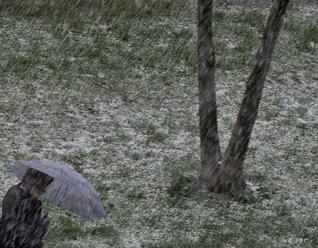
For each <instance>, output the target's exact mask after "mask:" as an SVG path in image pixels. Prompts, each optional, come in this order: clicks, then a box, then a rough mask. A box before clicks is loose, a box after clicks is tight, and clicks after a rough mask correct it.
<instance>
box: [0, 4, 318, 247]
mask: <svg viewBox="0 0 318 248" xmlns="http://www.w3.org/2000/svg"><path fill="white" fill-rule="evenodd" d="M179 8H181V7H180V6H178V7H176V9H175V10H169V11H166V10H161V9H160V10H158V11H145V12H141V13H138V14H136V13H134V14H131V15H128V14H127V13H126V14H122V15H118V16H117V17H116V18H112V19H111V20H110V19H107V20H103V19H99V20H96V19H92V18H85V17H81V18H79V17H76V18H75V17H74V18H69V19H67V20H66V19H64V20H62V19H58V18H57V19H54V18H50V17H49V16H47V15H46V14H43V15H34V16H30V15H17V14H15V13H11V12H10V11H9V12H6V13H3V15H1V17H0V34H1V35H0V44H1V45H0V49H1V50H0V51H1V60H0V74H1V81H0V85H1V91H0V133H1V135H0V142H1V148H0V177H1V178H0V180H1V182H3V183H2V184H1V186H0V199H2V197H3V195H4V194H5V192H6V190H7V189H8V188H9V187H10V185H12V184H15V183H17V182H18V181H17V179H16V178H15V177H14V176H12V175H10V174H9V173H8V172H7V168H8V167H9V166H10V165H11V164H13V163H16V162H19V161H23V160H32V159H44V158H47V159H53V160H57V161H61V162H64V163H68V164H69V165H70V166H72V167H73V168H74V169H76V170H77V171H79V172H81V173H82V174H83V175H85V176H86V177H87V178H88V179H89V180H90V181H91V182H92V184H93V185H94V186H95V187H96V189H97V190H98V191H99V192H100V193H101V199H102V202H103V204H104V205H105V208H106V209H107V217H106V218H105V219H101V220H98V221H94V222H88V221H86V220H84V219H81V218H79V217H77V216H75V215H72V214H69V213H67V212H65V211H63V210H61V209H58V208H57V207H53V206H51V205H50V204H48V203H46V204H45V211H49V216H50V218H51V220H52V225H51V228H50V230H49V233H48V235H47V236H46V237H45V240H44V242H45V247H47V248H53V247H59V248H64V247H65V248H69V247H85V248H90V247H92V248H93V247H94V248H98V247H103V248H104V247H120V248H122V247H124V248H139V247H143V248H159V247H160V248H168V247H200V248H201V247H203V248H204V247H317V246H318V230H317V226H318V214H317V213H318V205H317V200H318V190H317V189H318V186H317V185H318V184H317V183H318V167H317V162H318V158H317V151H318V145H317V136H318V128H317V126H318V119H317V116H318V102H317V99H318V98H317V96H318V86H317V80H318V74H317V71H318V63H317V60H318V52H317V48H318V29H317V20H318V8H317V7H304V8H296V7H291V8H290V9H289V10H288V15H287V17H286V18H287V19H286V24H285V26H284V28H283V31H282V33H281V36H280V40H279V44H278V46H277V47H276V51H275V55H274V58H273V63H272V66H271V70H270V72H269V75H268V77H267V81H266V86H265V91H264V97H263V99H262V103H261V106H260V110H259V116H258V119H257V122H256V124H255V128H254V130H253V135H252V138H251V143H250V149H249V152H248V154H247V159H246V162H245V167H244V171H245V175H246V178H247V180H248V181H249V184H250V186H249V188H250V191H249V192H246V193H240V194H222V195H218V194H213V193H208V192H206V191H205V190H204V189H201V188H200V186H199V185H198V182H197V177H198V173H199V170H200V161H199V136H198V114H197V113H198V89H197V76H196V45H195V41H196V30H195V18H196V13H195V11H194V10H193V9H190V8H189V7H186V8H184V9H181V10H180V9H179ZM267 14H268V9H263V10H259V9H242V8H240V7H233V6H230V7H228V8H219V9H218V10H217V11H216V13H215V29H216V34H215V43H216V49H217V66H218V69H217V75H216V78H217V97H218V99H217V100H218V110H219V112H218V114H219V116H218V119H219V123H220V138H221V145H222V147H223V149H224V147H225V146H226V143H227V142H228V139H229V136H230V132H231V128H232V127H233V123H234V121H235V117H236V114H237V111H238V107H239V104H240V101H241V99H242V94H243V92H244V86H245V82H246V79H247V77H248V75H249V72H250V71H251V65H252V64H253V61H254V55H255V52H256V49H257V47H258V45H259V41H260V37H261V34H262V30H263V27H264V23H265V20H266V16H267Z"/></svg>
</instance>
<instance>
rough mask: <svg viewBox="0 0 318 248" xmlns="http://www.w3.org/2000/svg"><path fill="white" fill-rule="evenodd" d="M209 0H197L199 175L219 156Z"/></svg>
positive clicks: (219, 157)
mask: <svg viewBox="0 0 318 248" xmlns="http://www.w3.org/2000/svg"><path fill="white" fill-rule="evenodd" d="M212 9H213V0H198V81H199V118H200V123H199V125H200V140H201V144H200V146H201V179H203V175H205V174H206V173H207V171H208V169H209V168H214V165H215V164H216V163H217V162H218V161H219V160H220V159H221V149H220V142H219V136H218V125H217V107H216V93H215V53H214V46H213V41H212V38H213V33H212Z"/></svg>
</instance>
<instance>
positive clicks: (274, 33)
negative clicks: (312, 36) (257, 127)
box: [207, 0, 289, 192]
mask: <svg viewBox="0 0 318 248" xmlns="http://www.w3.org/2000/svg"><path fill="white" fill-rule="evenodd" d="M288 4H289V0H276V1H275V3H274V4H273V6H272V8H271V10H270V15H269V17H268V20H267V24H266V28H265V31H264V34H263V39H262V45H261V46H260V48H259V50H258V52H257V54H256V64H255V66H254V68H253V70H252V73H251V75H250V77H249V79H248V81H247V83H246V90H245V94H244V97H243V101H242V103H241V107H240V110H239V113H238V116H237V120H236V123H235V125H234V128H233V131H232V135H231V138H230V141H229V144H228V146H227V149H226V151H225V155H224V160H223V161H222V164H221V166H220V168H219V170H218V171H217V172H216V173H214V172H212V173H211V172H210V173H209V180H208V182H207V186H208V188H209V189H210V190H211V191H213V192H224V191H231V190H243V189H244V188H245V185H246V183H245V180H244V176H243V163H244V159H245V155H246V151H247V149H248V144H249V141H250V136H251V133H252V129H253V126H254V123H255V120H256V117H257V112H258V107H259V103H260V101H261V98H262V92H263V88H264V84H265V78H266V74H267V72H268V70H269V67H270V63H271V59H272V55H273V51H274V48H275V45H276V43H277V39H278V35H279V32H280V30H281V27H282V25H283V17H284V14H285V12H286V9H287V6H288Z"/></svg>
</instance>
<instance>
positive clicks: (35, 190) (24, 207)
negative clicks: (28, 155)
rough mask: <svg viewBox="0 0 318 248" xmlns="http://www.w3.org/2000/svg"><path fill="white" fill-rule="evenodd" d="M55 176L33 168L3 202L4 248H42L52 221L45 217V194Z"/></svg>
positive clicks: (0, 237)
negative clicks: (44, 237)
mask: <svg viewBox="0 0 318 248" xmlns="http://www.w3.org/2000/svg"><path fill="white" fill-rule="evenodd" d="M53 181H54V178H53V177H51V176H49V175H47V174H45V173H42V172H40V171H38V170H36V169H33V168H29V169H27V171H26V172H25V173H24V176H23V177H22V180H21V182H20V183H19V184H17V185H14V186H12V187H10V189H9V190H8V191H7V193H6V195H5V196H4V199H3V201H2V216H1V219H0V248H41V247H42V246H43V244H42V238H43V236H44V235H45V234H46V233H47V231H48V227H49V224H50V221H49V219H48V217H47V214H46V215H44V216H43V217H42V216H41V210H42V202H41V196H42V194H43V193H45V192H46V190H47V188H48V187H49V185H50V184H51V183H52V182H53Z"/></svg>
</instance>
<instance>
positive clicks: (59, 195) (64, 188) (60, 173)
mask: <svg viewBox="0 0 318 248" xmlns="http://www.w3.org/2000/svg"><path fill="white" fill-rule="evenodd" d="M29 168H33V169H35V170H38V171H41V172H43V173H45V174H47V175H49V176H51V177H53V178H54V181H53V182H52V183H51V184H50V185H49V187H48V189H47V191H46V192H45V193H44V195H43V196H44V198H45V199H47V200H48V201H49V202H51V203H53V204H55V205H57V206H59V207H61V208H63V209H67V210H69V211H71V212H73V213H75V214H78V215H80V216H83V217H86V218H88V219H96V218H100V217H105V210H104V207H103V205H102V203H101V201H100V197H99V194H98V193H97V192H96V190H95V189H94V187H93V186H92V185H91V184H90V183H89V182H88V181H87V180H86V179H85V178H84V177H83V176H82V175H81V174H80V173H78V172H76V171H74V170H73V169H71V168H70V167H68V166H67V165H65V164H61V163H58V162H56V161H52V160H33V161H25V162H22V163H19V164H15V165H13V166H11V167H10V168H9V171H10V172H12V173H13V174H14V175H16V176H17V177H18V178H19V179H20V180H21V179H22V177H23V175H24V173H25V172H26V171H27V170H28V169H29Z"/></svg>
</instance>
